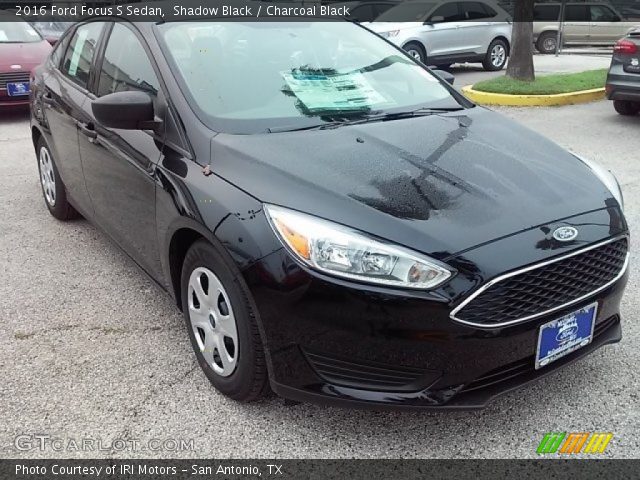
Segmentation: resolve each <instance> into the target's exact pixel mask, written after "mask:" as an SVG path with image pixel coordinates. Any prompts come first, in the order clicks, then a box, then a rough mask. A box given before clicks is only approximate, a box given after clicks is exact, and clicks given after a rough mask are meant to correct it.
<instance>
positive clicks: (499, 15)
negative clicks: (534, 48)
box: [367, 0, 511, 71]
mask: <svg viewBox="0 0 640 480" xmlns="http://www.w3.org/2000/svg"><path fill="white" fill-rule="evenodd" d="M367 27H368V28H370V29H371V30H373V31H374V32H376V33H378V34H380V35H381V36H383V37H385V38H387V39H389V41H391V42H393V43H395V44H396V45H398V46H400V47H402V48H404V49H405V50H406V51H407V52H408V53H409V54H410V55H411V56H413V57H414V58H416V59H418V60H420V61H421V62H422V63H425V64H428V65H437V66H439V67H447V66H449V65H451V64H452V63H457V62H479V63H482V65H483V66H484V68H485V69H486V70H491V71H495V70H501V69H502V68H503V67H504V66H505V64H506V63H507V57H508V56H509V48H510V46H511V17H510V16H509V14H508V13H507V12H505V11H504V10H503V9H502V8H500V7H499V6H498V5H497V4H495V3H492V2H489V1H486V0H458V1H438V0H435V1H429V0H409V1H406V2H403V3H401V4H399V5H397V6H395V7H393V8H390V9H389V10H387V11H386V12H385V13H383V14H382V15H380V16H379V17H378V18H376V19H375V21H374V22H373V23H369V24H367Z"/></svg>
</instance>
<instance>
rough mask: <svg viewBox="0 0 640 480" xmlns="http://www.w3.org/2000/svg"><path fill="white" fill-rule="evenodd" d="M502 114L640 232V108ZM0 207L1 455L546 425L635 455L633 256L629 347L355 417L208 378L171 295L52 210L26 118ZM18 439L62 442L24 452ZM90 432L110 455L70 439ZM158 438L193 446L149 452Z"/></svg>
mask: <svg viewBox="0 0 640 480" xmlns="http://www.w3.org/2000/svg"><path fill="white" fill-rule="evenodd" d="M503 113H504V114H506V115H507V116H509V117H511V118H513V119H515V120H517V121H520V122H522V123H524V124H525V125H528V126H530V127H532V128H534V129H535V130H537V131H539V132H541V133H543V134H546V135H548V136H550V137H551V138H552V139H554V140H556V141H557V142H559V143H560V144H562V145H564V146H566V147H568V148H571V149H573V150H575V151H576V152H578V153H580V154H582V155H585V156H588V157H591V158H593V159H595V160H598V161H600V162H602V163H604V164H605V165H607V166H609V167H610V168H612V169H613V171H614V172H615V173H616V174H617V175H618V178H619V179H620V181H621V183H622V185H623V188H624V193H625V198H626V209H627V212H628V219H629V221H630V223H631V226H632V230H634V233H635V232H636V231H637V227H638V225H640V159H639V158H638V151H640V135H638V132H639V131H640V116H638V117H635V118H622V117H619V116H617V115H616V114H615V113H614V111H613V108H612V106H611V104H610V103H609V102H605V101H602V102H597V103H592V104H585V105H577V106H570V107H562V108H539V109H509V110H507V109H505V110H503ZM0 115H3V114H2V113H0ZM0 200H1V202H0V262H1V268H0V270H1V271H2V272H3V278H2V282H0V316H1V318H2V320H3V321H2V323H1V324H0V352H2V354H1V356H0V379H1V381H0V398H1V401H0V457H10V458H15V457H36V458H43V457H51V458H56V457H58V458H59V457H90V458H95V457H105V456H107V457H130V456H133V457H142V458H144V457H147V458H148V457H169V458H171V457H173V458H176V457H178V458H180V457H233V458H245V457H264V458H268V457H280V458H282V457H285V458H294V457H306V458H316V457H319V458H324V457H333V458H338V457H362V458H382V457H404V458H409V457H421V458H427V457H431V458H448V457H485V458H487V457H488V458H502V457H535V456H536V454H535V449H536V447H537V445H538V443H539V442H540V440H541V439H542V437H543V435H544V434H545V433H546V432H548V431H567V432H571V431H577V432H588V431H601V432H613V434H614V437H613V440H612V441H611V443H610V446H609V447H608V448H607V451H606V456H610V457H638V456H639V453H638V452H639V451H640V450H639V448H640V439H639V438H638V436H637V433H638V431H640V407H639V403H638V392H639V391H640V370H639V369H638V365H639V364H640V348H639V347H638V346H639V345H640V306H639V304H638V301H637V298H638V295H639V293H640V291H639V278H638V269H639V268H640V262H639V261H638V253H637V252H638V250H637V249H635V251H634V253H633V258H632V261H631V269H632V272H631V273H632V274H631V278H630V281H629V286H628V291H627V294H626V296H625V298H624V301H623V308H622V311H623V314H624V324H623V329H624V339H623V341H622V343H620V344H617V345H611V346H607V347H604V348H602V349H600V350H599V351H597V352H596V353H594V354H593V355H590V356H589V357H588V358H585V359H583V360H581V361H579V362H577V363H576V364H573V365H571V366H569V367H567V368H565V369H563V370H562V371H560V372H557V373H555V374H553V375H551V376H549V377H547V378H545V379H543V380H541V381H539V382H537V383H535V384H532V385H529V386H527V387H525V388H523V389H520V390H518V391H515V392H512V393H509V394H507V395H505V396H503V397H500V398H499V399H497V400H496V401H495V402H493V403H492V404H490V406H489V407H488V408H486V409H485V410H482V411H471V412H436V413H425V412H411V413H406V412H405V413H403V412H372V411H361V410H355V411H352V410H342V409H335V408H324V407H320V406H314V405H305V404H302V405H296V406H285V405H284V404H283V402H282V400H280V399H278V398H275V397H272V398H270V399H268V400H265V401H262V402H259V403H255V404H250V405H241V404H238V403H235V402H233V401H231V400H228V399H226V398H224V397H223V396H221V395H220V394H218V393H217V392H216V391H215V390H214V389H213V388H212V387H210V386H209V384H208V382H207V380H206V378H205V376H204V375H203V373H202V372H201V371H200V369H199V368H198V367H197V366H196V363H195V361H194V356H193V354H192V352H191V347H190V345H189V341H188V339H187V333H186V330H185V328H184V325H183V321H182V317H181V315H180V314H179V313H178V311H177V310H176V308H175V307H174V306H173V304H172V302H171V301H170V300H169V298H168V297H166V296H164V295H163V294H162V293H161V292H160V291H159V290H158V289H157V288H156V287H155V286H154V285H153V284H152V283H151V282H150V281H149V280H148V279H147V278H146V277H145V276H144V275H143V274H141V273H140V272H139V271H138V270H137V268H136V267H134V266H133V264H132V263H131V262H130V261H129V260H128V258H127V257H126V256H125V255H124V254H122V253H121V252H120V251H119V250H118V249H117V248H116V247H114V246H113V245H112V244H111V243H110V241H109V240H107V239H106V237H105V236H104V235H103V234H101V233H100V232H98V231H97V230H96V229H95V228H94V227H92V226H91V225H90V224H89V223H88V222H86V221H84V220H79V221H74V222H72V223H68V224H64V223H60V222H58V221H56V220H54V219H53V218H52V217H51V216H50V215H49V214H48V212H47V210H46V208H45V206H44V203H43V201H42V199H41V194H40V187H39V184H38V175H37V167H36V162H35V158H34V153H33V147H32V145H31V140H30V135H29V126H28V120H27V117H26V115H13V116H10V117H9V118H2V117H0ZM19 434H45V435H50V436H51V437H53V438H58V439H61V440H62V442H63V443H64V444H66V445H67V449H63V450H61V451H57V450H56V449H54V448H51V447H49V448H46V449H45V450H44V451H41V450H40V449H39V448H31V449H29V446H30V445H29V443H30V442H28V443H24V442H23V443H20V447H21V448H26V450H20V449H18V448H17V447H16V446H15V437H16V435H19ZM24 438H25V437H22V440H24ZM83 438H84V439H87V438H88V439H93V440H94V441H97V439H100V440H101V441H102V445H101V446H102V448H104V450H100V451H87V450H86V448H88V447H85V451H83V450H82V449H80V450H79V451H76V450H74V449H73V448H71V449H69V448H68V445H69V442H70V441H71V440H76V441H78V442H80V440H81V439H83ZM28 439H29V437H27V440H28ZM152 439H159V440H160V441H161V442H162V441H165V440H177V441H181V440H183V441H184V443H183V446H185V445H186V447H185V448H187V450H186V451H175V449H176V448H178V447H176V446H175V444H173V443H171V442H168V443H165V449H164V450H153V451H151V450H149V447H152V448H154V446H155V447H157V446H158V444H157V443H153V444H152V445H150V444H149V441H150V440H152ZM115 440H129V441H130V442H129V443H127V444H126V445H128V447H127V448H126V449H123V448H122V445H123V444H122V443H118V442H115V443H114V441H115ZM133 440H136V441H137V442H138V443H137V448H138V450H136V451H133V452H132V450H131V448H132V447H131V445H133V442H132V441H133ZM191 440H193V443H192V444H190V441H191ZM38 445H39V444H37V443H35V444H34V443H32V444H31V447H37V446H38ZM57 445H60V443H57ZM178 445H179V443H178ZM191 445H192V446H193V448H192V449H189V448H190V446H191ZM109 447H110V448H109ZM94 448H96V449H97V448H98V444H94Z"/></svg>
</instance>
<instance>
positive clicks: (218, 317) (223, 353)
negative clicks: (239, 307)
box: [188, 267, 238, 377]
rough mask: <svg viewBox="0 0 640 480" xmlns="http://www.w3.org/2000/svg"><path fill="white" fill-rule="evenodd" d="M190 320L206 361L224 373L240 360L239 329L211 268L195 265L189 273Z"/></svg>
mask: <svg viewBox="0 0 640 480" xmlns="http://www.w3.org/2000/svg"><path fill="white" fill-rule="evenodd" d="M188 295H189V297H188V299H189V305H188V308H189V320H190V322H191V328H192V329H193V333H194V336H195V339H196V342H197V344H198V347H199V348H200V352H201V353H202V355H203V357H204V358H205V360H206V362H207V363H208V364H209V366H210V367H211V368H212V369H213V371H214V372H215V373H217V374H218V375H220V376H222V377H228V376H229V375H231V374H232V373H233V372H234V371H235V369H236V365H237V363H238V330H237V326H236V319H235V315H234V313H233V309H232V307H231V302H230V301H229V296H228V295H227V292H226V290H225V288H224V286H223V285H222V283H221V282H220V280H219V279H218V277H217V276H216V275H215V274H214V273H213V272H212V271H211V270H209V269H207V268H204V267H199V268H196V269H195V270H194V271H193V272H192V273H191V276H190V277H189V288H188Z"/></svg>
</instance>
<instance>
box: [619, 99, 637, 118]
mask: <svg viewBox="0 0 640 480" xmlns="http://www.w3.org/2000/svg"><path fill="white" fill-rule="evenodd" d="M613 108H615V109H616V112H618V113H619V114H620V115H636V114H637V113H638V112H640V102H630V101H628V100H614V101H613Z"/></svg>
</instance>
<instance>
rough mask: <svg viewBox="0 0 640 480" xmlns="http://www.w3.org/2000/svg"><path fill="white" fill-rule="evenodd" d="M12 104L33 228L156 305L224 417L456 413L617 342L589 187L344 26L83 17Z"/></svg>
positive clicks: (540, 144) (546, 152)
mask: <svg viewBox="0 0 640 480" xmlns="http://www.w3.org/2000/svg"><path fill="white" fill-rule="evenodd" d="M31 100H32V134H33V144H34V146H35V150H36V155H37V159H38V165H39V172H40V180H41V183H42V191H43V194H44V200H45V204H46V206H47V208H48V209H49V210H50V212H51V213H52V214H53V216H54V217H56V218H58V219H61V220H66V219H70V218H72V217H74V216H76V215H77V214H78V213H79V214H81V215H82V216H84V217H85V218H87V219H90V220H91V221H92V222H93V223H95V224H96V225H97V226H98V227H99V228H101V229H102V230H103V231H104V232H105V233H106V234H107V235H109V236H110V237H111V238H112V239H113V240H114V241H115V242H116V243H117V244H118V245H119V246H120V247H121V248H122V249H123V250H124V251H125V252H126V253H127V254H128V255H129V256H130V257H131V258H132V259H133V260H135V262H136V263H137V264H138V265H139V266H140V267H141V268H142V269H144V270H145V271H146V272H147V273H148V274H149V275H150V276H151V277H152V278H153V279H154V280H155V281H156V282H157V283H158V284H159V285H160V286H161V287H162V288H164V289H165V290H166V291H168V292H169V293H170V294H171V295H172V296H173V297H174V298H175V300H176V303H177V305H178V307H179V308H181V309H182V311H183V312H184V318H185V321H186V326H187V328H186V330H187V332H188V335H189V338H190V341H191V344H192V346H193V349H194V351H195V355H196V357H197V360H198V362H199V364H200V366H201V367H202V369H203V371H204V373H205V374H206V376H207V377H208V379H209V380H210V381H211V382H212V383H213V385H214V386H215V387H216V388H217V389H218V390H219V391H220V392H222V393H224V394H225V395H228V396H229V397H232V398H234V399H237V400H243V401H249V400H254V399H256V398H259V397H260V396H261V395H263V394H264V393H265V392H266V391H268V389H269V388H271V389H272V390H274V391H275V392H276V393H277V394H279V395H281V396H283V397H285V398H289V399H292V400H298V401H313V402H324V403H335V404H345V405H351V406H375V407H381V406H390V407H416V408H425V407H449V408H451V407H467V408H471V407H480V406H483V405H485V404H486V403H487V402H488V401H489V400H490V399H491V398H492V397H494V396H495V395H497V394H499V393H502V392H505V391H508V390H511V389H513V388H515V387H517V386H519V385H522V384H524V383H526V382H529V381H531V380H533V379H536V378H538V377H540V376H543V375H545V374H547V373H549V372H552V371H554V370H556V369H558V368H559V367H562V366H564V365H567V364H568V363H570V362H572V361H574V360H576V359H578V358H580V357H582V356H584V355H586V354H588V353H590V352H593V351H594V350H596V349H597V348H599V347H601V346H602V345H604V344H608V343H613V342H617V341H618V340H619V339H620V338H621V327H620V309H619V304H620V299H621V296H622V293H623V289H624V286H625V282H626V268H627V262H628V256H629V253H628V251H629V234H628V228H627V224H626V222H625V218H624V214H623V201H622V195H621V193H620V189H619V186H618V184H617V182H616V180H615V178H614V177H613V176H612V174H611V173H610V172H608V171H607V170H605V169H603V168H602V167H600V166H598V165H596V164H594V163H592V162H590V161H589V160H587V159H582V158H579V157H578V156H576V155H574V154H572V153H570V152H567V151H566V150H563V149H562V148H560V147H558V146H557V145H555V144H553V143H552V142H550V141H548V140H546V139H545V138H543V137H541V136H539V135H537V134H535V133H533V132H531V131H529V130H527V129H525V128H522V127H520V126H518V125H517V124H514V123H513V122H511V121H509V120H506V119H504V118H503V117H501V116H500V115H498V114H496V113H493V112H491V111H489V110H486V109H484V108H481V107H478V106H474V105H473V104H471V103H470V102H469V101H467V100H466V99H465V98H464V97H462V96H461V95H460V94H459V93H457V91H456V90H455V89H453V88H452V87H451V86H450V85H448V84H447V83H446V82H444V81H442V80H441V78H440V77H438V76H437V75H435V74H434V73H433V72H431V71H430V70H428V69H427V68H425V67H424V66H423V65H421V64H419V63H416V62H415V60H414V59H413V58H411V57H410V56H408V55H407V54H406V53H404V52H403V51H402V50H400V49H399V48H397V47H395V46H393V45H392V44H390V43H388V42H387V41H386V40H384V39H382V38H380V37H378V36H376V35H374V34H372V33H371V32H369V31H368V30H366V29H365V28H363V27H360V26H357V25H354V24H351V23H348V22H333V23H327V22H320V23H313V22H311V23H281V24H278V23H271V22H268V23H257V22H254V23H248V24H242V23H234V22H226V23H214V22H211V23H209V22H195V23H190V22H167V23H163V22H159V23H158V24H155V23H128V22H126V21H123V20H120V19H112V18H100V19H96V20H94V21H91V22H89V23H83V24H79V25H76V26H74V27H73V28H72V29H71V30H70V31H68V32H67V33H66V35H65V36H64V37H63V38H62V39H61V41H60V42H58V44H57V48H56V49H55V50H54V51H53V53H52V55H51V56H50V58H49V59H48V61H47V62H46V64H45V65H43V66H42V67H41V68H40V69H39V70H38V71H37V73H36V78H35V80H34V82H33V88H32V92H31ZM157 321H158V322H162V319H161V318H158V319H157ZM611 354H612V355H613V354H615V351H612V352H611ZM589 388H598V387H597V385H592V386H590V387H589Z"/></svg>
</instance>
